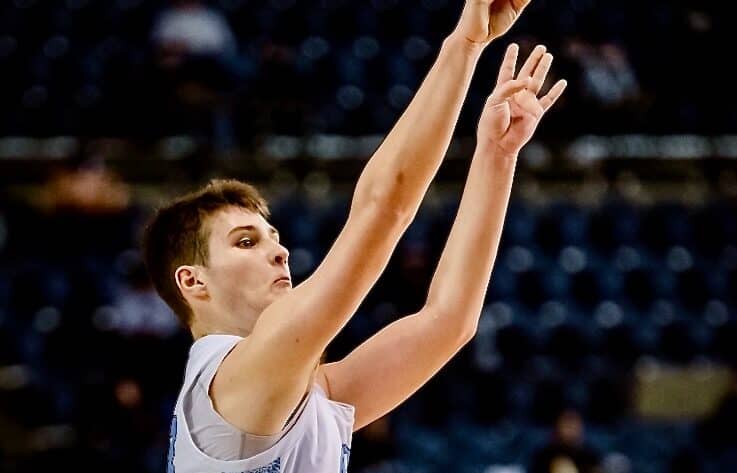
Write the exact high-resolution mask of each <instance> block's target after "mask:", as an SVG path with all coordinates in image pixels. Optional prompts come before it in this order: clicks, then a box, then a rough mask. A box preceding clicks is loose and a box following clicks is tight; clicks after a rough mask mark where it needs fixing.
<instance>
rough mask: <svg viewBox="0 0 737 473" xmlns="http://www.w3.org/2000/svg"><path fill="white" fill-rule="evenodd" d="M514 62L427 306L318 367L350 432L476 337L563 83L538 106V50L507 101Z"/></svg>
mask: <svg viewBox="0 0 737 473" xmlns="http://www.w3.org/2000/svg"><path fill="white" fill-rule="evenodd" d="M516 56H517V48H516V46H514V45H513V46H512V47H510V49H509V50H508V51H507V55H506V57H505V61H504V64H503V65H502V68H501V71H500V77H499V82H498V84H497V88H496V89H495V91H494V93H492V95H491V96H490V97H489V99H488V100H487V104H486V106H485V108H484V112H483V113H482V117H481V119H480V121H479V133H478V134H479V136H478V144H477V148H476V152H475V153H474V156H473V159H472V161H471V167H470V170H469V173H468V179H467V180H466V185H465V188H464V191H463V197H462V199H461V203H460V207H459V209H458V213H457V216H456V219H455V222H454V224H453V227H452V229H451V232H450V236H449V237H448V241H447V244H446V247H445V249H444V251H443V254H442V255H441V257H440V262H439V263H438V267H437V270H436V272H435V275H434V277H433V280H432V283H431V286H430V291H429V295H428V299H427V301H426V303H425V306H424V307H423V309H421V310H420V311H419V312H418V313H416V314H412V315H410V316H406V317H403V318H401V319H399V320H397V321H395V322H393V323H392V324H390V325H388V326H387V327H385V328H384V329H383V330H381V331H380V332H379V333H377V334H376V335H374V336H373V337H371V338H370V339H369V340H367V341H366V342H364V343H363V344H362V345H360V346H359V347H358V348H357V349H356V350H354V351H353V352H352V353H350V354H349V355H348V356H347V357H346V358H344V359H343V360H341V361H338V362H336V363H330V364H326V365H321V367H320V370H319V374H318V380H322V382H323V383H324V386H326V387H327V388H328V389H329V394H330V396H331V398H332V399H334V400H337V401H341V402H346V403H349V404H352V405H353V406H355V408H356V422H355V426H354V429H355V430H358V429H360V428H361V427H363V426H364V425H366V424H368V423H370V422H372V421H373V420H375V419H377V418H379V417H381V416H383V415H384V414H386V413H387V412H389V411H391V410H392V409H394V408H395V407H396V406H397V405H399V404H400V403H401V402H402V401H404V400H405V399H406V398H407V397H409V396H410V395H411V394H412V393H413V392H415V391H416V390H417V389H419V388H420V387H421V386H422V385H423V384H424V383H425V382H427V380H428V379H430V378H431V377H432V376H433V375H434V374H435V373H436V372H437V371H438V370H439V369H440V368H442V366H443V365H445V364H446V363H447V362H448V360H450V358H452V357H453V355H455V353H457V352H458V350H460V349H461V347H462V346H463V345H464V344H465V343H467V342H468V341H469V340H470V339H471V338H472V337H473V335H474V334H475V332H476V326H477V324H478V319H479V315H480V314H481V308H482V305H483V301H484V296H485V294H486V289H487V286H488V282H489V278H490V276H491V269H492V267H493V264H494V259H495V257H496V252H497V248H498V245H499V241H500V238H501V234H502V226H503V223H504V217H505V214H506V209H507V204H508V201H509V196H510V192H511V188H512V180H513V176H514V167H515V163H516V158H517V154H518V152H519V149H520V148H521V147H522V145H524V144H525V143H526V142H527V141H528V140H529V139H530V137H531V136H532V133H533V132H534V130H535V128H536V126H537V124H538V123H539V120H540V119H541V118H542V115H543V112H544V110H547V108H549V107H550V106H552V104H553V103H554V102H555V100H557V98H558V97H559V96H560V94H561V93H562V92H563V89H564V87H565V82H559V83H558V84H556V85H555V86H554V87H553V88H552V89H551V91H550V93H549V94H548V95H546V96H545V97H543V98H542V99H539V100H538V99H537V97H536V95H537V93H538V92H539V91H540V88H541V87H542V83H543V81H544V79H545V76H546V75H547V72H548V69H549V67H550V62H551V61H552V56H551V55H549V54H545V51H544V48H542V47H538V48H536V50H535V51H534V52H533V53H532V54H531V56H530V58H529V59H528V61H527V63H526V64H525V66H523V68H522V70H521V71H520V74H519V77H526V78H528V80H529V82H528V87H527V88H526V89H525V90H522V91H518V92H516V93H515V94H513V95H512V96H511V97H508V96H506V95H505V94H503V91H504V90H505V89H506V88H507V87H509V85H508V84H509V83H510V81H512V80H513V77H514V68H515V63H516ZM500 144H504V145H505V146H507V147H508V148H504V149H503V148H501V147H500Z"/></svg>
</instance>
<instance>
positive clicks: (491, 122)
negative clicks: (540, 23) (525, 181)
mask: <svg viewBox="0 0 737 473" xmlns="http://www.w3.org/2000/svg"><path fill="white" fill-rule="evenodd" d="M518 52H519V47H518V46H517V45H516V44H512V45H510V46H509V48H507V52H506V54H505V56H504V61H503V63H502V66H501V68H500V70H499V79H498V80H497V83H496V87H495V88H494V91H493V92H492V93H491V95H490V96H489V98H488V99H487V100H486V104H485V105H484V110H483V111H482V112H481V118H480V120H479V127H478V132H477V135H478V136H477V137H478V143H477V146H478V147H483V148H485V149H493V150H501V151H502V152H503V153H504V154H506V155H508V156H511V155H513V156H516V155H517V153H519V151H520V149H522V147H523V146H524V145H525V144H526V143H527V142H528V141H530V138H532V135H533V133H534V132H535V129H536V128H537V125H538V123H540V119H541V118H542V116H543V115H544V114H545V112H546V111H548V110H549V109H550V107H552V106H553V104H554V103H555V102H556V101H557V100H558V98H560V96H561V94H563V90H565V88H566V85H567V83H566V81H565V80H559V81H558V82H556V83H555V85H554V86H553V87H552V88H551V89H550V91H549V92H548V93H547V95H545V96H544V97H542V98H541V99H538V98H537V95H538V94H539V93H540V90H541V89H542V86H543V83H544V82H545V78H546V77H547V75H548V71H549V70H550V65H551V64H552V63H553V55H552V54H550V53H546V52H545V46H537V47H536V48H535V49H534V50H533V51H532V53H530V56H529V57H528V58H527V61H526V62H525V64H524V65H523V66H522V69H520V71H519V74H517V78H516V79H515V78H514V71H515V68H516V65H517V54H518Z"/></svg>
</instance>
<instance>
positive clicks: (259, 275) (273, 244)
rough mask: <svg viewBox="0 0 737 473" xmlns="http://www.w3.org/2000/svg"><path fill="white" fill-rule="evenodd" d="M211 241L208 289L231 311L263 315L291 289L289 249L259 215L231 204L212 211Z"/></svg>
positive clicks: (218, 302)
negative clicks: (269, 306)
mask: <svg viewBox="0 0 737 473" xmlns="http://www.w3.org/2000/svg"><path fill="white" fill-rule="evenodd" d="M209 245H210V246H209V250H210V255H209V261H208V265H207V274H208V291H209V293H210V295H211V297H212V299H213V301H215V302H216V303H217V304H219V305H223V306H224V308H225V309H226V310H228V311H230V313H242V312H243V311H244V310H245V309H249V312H250V313H252V314H260V313H261V311H263V310H264V309H265V308H266V307H267V306H268V305H269V304H271V303H272V302H273V301H274V300H275V299H276V298H278V297H279V296H281V295H283V294H285V293H286V292H287V291H290V290H291V288H292V281H291V276H290V274H289V266H288V257H289V252H288V251H287V249H286V248H284V247H283V246H282V245H281V244H280V243H279V233H278V232H277V230H276V229H275V228H274V227H272V226H271V225H269V223H268V222H267V221H266V220H265V219H264V218H263V217H262V216H261V215H260V214H257V213H253V212H250V211H248V210H246V209H243V208H238V207H228V208H227V209H224V210H222V211H220V212H218V213H217V214H215V215H213V216H212V217H211V220H210V239H209ZM284 277H286V278H288V279H286V280H285V279H281V280H280V278H284Z"/></svg>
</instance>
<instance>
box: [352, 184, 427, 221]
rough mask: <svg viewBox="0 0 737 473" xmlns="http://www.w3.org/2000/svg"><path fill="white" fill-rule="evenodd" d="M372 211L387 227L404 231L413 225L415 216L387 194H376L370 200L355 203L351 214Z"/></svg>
mask: <svg viewBox="0 0 737 473" xmlns="http://www.w3.org/2000/svg"><path fill="white" fill-rule="evenodd" d="M359 209H360V210H361V211H365V210H370V211H372V212H373V213H374V215H377V216H379V217H380V218H381V221H382V222H383V223H384V224H385V226H387V227H390V228H401V229H404V228H406V227H408V226H409V224H410V223H412V220H413V219H414V214H415V213H416V210H415V211H414V212H413V211H412V209H410V208H409V207H408V206H406V205H403V204H402V203H401V201H399V200H398V199H394V198H392V197H391V196H390V195H387V194H380V193H374V194H373V195H371V196H370V197H369V199H367V200H365V201H362V202H354V204H353V206H352V208H351V212H355V211H359Z"/></svg>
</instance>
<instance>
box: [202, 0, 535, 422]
mask: <svg viewBox="0 0 737 473" xmlns="http://www.w3.org/2000/svg"><path fill="white" fill-rule="evenodd" d="M528 1H529V0H525V1H522V0H494V1H493V3H492V0H468V1H467V3H466V5H465V6H464V9H463V13H462V15H461V19H460V21H459V23H458V25H457V26H456V28H455V30H454V31H453V33H451V35H450V36H449V37H448V38H447V39H446V40H445V41H444V42H443V45H442V47H441V50H440V52H439V54H438V57H437V60H436V62H435V64H434V65H433V66H432V68H431V70H430V72H429V73H428V75H427V77H426V78H425V80H424V81H423V83H422V85H421V86H420V88H419V90H418V92H417V94H416V95H415V97H414V98H413V100H412V101H411V103H410V104H409V106H408V108H407V110H406V111H405V112H404V114H403V115H402V116H401V118H400V119H399V121H398V122H397V124H396V126H395V127H394V128H393V129H392V131H391V133H390V134H389V135H388V136H387V138H386V140H385V141H384V142H383V143H382V144H381V146H380V147H379V149H378V150H377V151H376V152H375V154H374V155H373V156H372V158H371V159H370V160H369V162H368V163H367V165H366V167H365V169H364V171H363V172H362V174H361V176H360V178H359V180H358V183H357V185H356V190H355V193H354V196H353V200H352V205H351V209H350V213H349V216H348V220H347V222H346V224H345V227H344V228H343V230H342V231H341V232H340V234H339V236H338V238H337V240H336V241H335V243H334V244H333V246H332V247H331V249H330V251H329V252H328V254H327V256H326V257H325V259H324V261H323V262H322V263H321V264H320V266H319V267H318V268H317V270H316V271H315V273H314V274H313V275H312V276H310V277H309V278H308V279H307V280H306V281H304V282H303V283H302V284H300V285H299V286H298V287H296V288H295V289H294V290H292V291H291V292H290V293H289V294H287V295H284V296H283V297H281V298H280V299H278V300H277V301H275V302H274V303H273V304H271V305H270V306H269V307H268V308H266V309H265V310H264V312H263V313H262V314H261V315H260V317H259V319H258V321H257V322H256V324H255V326H254V328H253V330H252V332H251V334H250V336H249V337H247V338H246V339H245V340H244V341H242V342H240V343H238V344H237V345H236V347H235V348H234V349H233V351H232V352H231V353H230V354H229V355H228V356H227V357H226V358H225V360H224V362H223V363H222V365H221V367H220V369H219V370H218V372H217V374H216V376H215V379H214V381H213V384H212V390H211V395H212V397H213V401H214V403H215V407H216V409H217V410H218V412H220V414H221V415H223V416H224V417H225V418H226V419H227V420H228V421H229V422H231V423H232V424H234V425H236V426H238V427H240V428H242V429H243V430H245V431H247V432H250V433H256V434H264V435H266V434H272V433H275V432H278V431H279V430H280V429H281V427H282V426H283V425H284V422H285V421H286V420H287V418H288V417H289V415H290V413H291V412H292V410H293V409H294V407H295V406H297V404H298V402H299V400H300V398H301V396H302V394H303V393H304V392H305V390H306V389H307V386H308V384H309V382H310V378H311V376H312V375H313V373H314V370H315V367H316V366H317V363H318V361H319V357H320V355H321V354H322V352H323V351H324V349H325V348H326V346H327V345H328V343H329V342H330V341H331V340H332V339H333V338H334V337H335V336H336V335H337V333H338V332H339V331H340V329H341V328H343V326H344V325H345V324H346V323H347V322H348V320H349V319H350V317H351V316H352V315H353V313H354V312H355V311H356V309H357V308H358V306H359V304H360V303H361V301H362V300H363V299H364V297H365V296H366V294H367V293H368V291H369V290H370V289H371V287H372V286H373V285H374V283H375V282H376V280H377V279H378V277H379V275H380V274H381V272H382V271H383V270H384V268H385V267H386V264H387V262H388V261H389V257H390V256H391V253H392V252H393V250H394V248H395V246H396V244H397V242H398V240H399V238H400V237H401V235H402V233H403V232H404V230H405V229H406V228H407V226H408V225H409V223H410V222H411V220H412V218H413V216H414V215H415V213H416V211H417V209H418V207H419V205H420V202H421V200H422V197H423V196H424V194H425V192H426V190H427V188H428V186H429V183H430V181H431V180H432V177H433V176H434V175H435V173H436V171H437V169H438V167H439V166H440V162H441V160H442V158H443V156H444V155H445V153H446V151H447V148H448V145H449V143H450V138H451V135H452V131H453V128H454V126H455V124H456V121H457V119H458V115H459V113H460V108H461V105H462V103H463V100H464V97H465V95H466V92H467V90H468V86H469V83H470V81H471V76H472V74H473V71H474V68H475V66H476V63H477V61H478V59H479V56H480V54H481V52H482V51H483V48H484V47H485V46H486V45H487V44H488V43H489V42H490V41H491V40H492V39H493V38H494V37H496V36H498V35H499V34H501V33H502V32H504V31H506V29H508V28H509V26H511V24H512V22H513V21H514V19H515V18H516V17H517V14H518V13H519V12H520V11H521V9H522V7H523V6H524V5H525V4H526V3H527V2H528ZM495 8H496V9H495ZM524 85H525V83H522V82H514V83H513V84H512V89H514V90H521V89H522V88H523V87H524ZM512 89H510V93H511V92H512ZM244 406H249V408H248V409H244Z"/></svg>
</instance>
